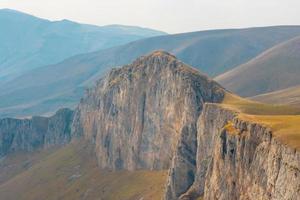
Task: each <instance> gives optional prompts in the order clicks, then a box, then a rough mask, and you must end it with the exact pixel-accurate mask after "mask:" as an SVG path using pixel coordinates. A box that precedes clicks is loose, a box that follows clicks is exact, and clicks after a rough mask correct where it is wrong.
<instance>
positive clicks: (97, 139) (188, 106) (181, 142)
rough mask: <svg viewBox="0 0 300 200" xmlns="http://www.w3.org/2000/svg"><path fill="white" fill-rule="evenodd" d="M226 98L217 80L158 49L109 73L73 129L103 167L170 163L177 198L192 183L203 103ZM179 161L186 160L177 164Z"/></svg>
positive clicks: (172, 190) (90, 94)
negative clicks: (91, 144)
mask: <svg viewBox="0 0 300 200" xmlns="http://www.w3.org/2000/svg"><path fill="white" fill-rule="evenodd" d="M223 96H224V90H223V89H222V88H221V87H220V86H219V85H218V84H217V83H216V82H214V81H212V80H211V79H209V78H207V77H206V76H205V75H202V74H201V73H199V72H198V71H197V70H195V69H193V68H191V67H189V66H187V65H185V64H184V63H182V62H180V61H178V60H177V59H176V58H175V57H174V56H172V55H170V54H168V53H166V52H162V51H157V52H154V53H152V54H150V55H148V56H145V57H141V58H139V59H137V60H136V61H134V62H133V63H132V64H131V65H127V66H124V67H122V68H120V69H115V70H113V71H111V72H110V73H109V74H108V75H107V76H106V77H104V78H103V79H102V80H100V81H99V82H98V83H97V86H96V87H95V88H93V89H91V90H90V91H88V93H87V94H86V96H85V97H84V98H83V100H82V101H81V103H80V105H79V107H78V109H77V111H76V114H75V120H74V122H75V121H77V123H74V124H73V133H74V134H76V135H80V134H83V135H84V136H85V137H86V138H88V139H90V140H91V141H93V142H94V143H95V144H96V153H97V158H98V161H99V165H100V167H102V168H110V169H115V170H117V169H128V170H135V169H168V168H169V167H171V170H170V173H171V174H173V177H174V179H170V180H169V186H168V188H169V189H168V190H169V194H170V195H171V196H172V197H173V196H178V195H180V194H181V193H182V192H184V191H185V190H186V188H188V186H189V184H192V183H193V179H194V178H193V177H194V172H195V155H196V130H197V128H196V123H197V120H198V117H199V115H200V113H201V110H202V106H203V103H204V102H220V101H221V100H222V99H223ZM174 155H176V156H174ZM172 159H173V161H172ZM177 160H180V161H182V162H181V164H180V165H178V166H174V165H173V164H172V163H177Z"/></svg>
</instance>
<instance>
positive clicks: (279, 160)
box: [180, 104, 300, 200]
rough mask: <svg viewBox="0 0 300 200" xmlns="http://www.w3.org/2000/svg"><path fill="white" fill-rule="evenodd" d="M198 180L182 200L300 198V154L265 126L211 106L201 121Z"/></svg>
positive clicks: (199, 126)
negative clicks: (198, 198)
mask: <svg viewBox="0 0 300 200" xmlns="http://www.w3.org/2000/svg"><path fill="white" fill-rule="evenodd" d="M197 125H198V135H197V142H198V149H197V156H196V157H197V158H196V159H197V167H196V176H195V181H194V183H193V185H192V186H191V187H190V188H189V190H188V191H187V192H186V193H185V194H183V195H181V197H180V199H195V198H196V197H199V196H204V199H224V200H228V199H264V200H265V199H272V200H274V199H276V200H277V199H278V200H279V199H281V200H282V199H289V200H296V199H297V198H299V196H300V153H299V151H296V150H295V149H292V148H290V147H288V146H285V145H283V144H281V143H280V142H278V141H277V140H276V138H273V137H272V131H271V130H270V129H268V128H266V127H264V126H262V125H260V124H255V123H251V122H247V121H243V120H241V119H239V118H238V117H236V114H235V113H234V112H233V111H230V110H227V109H224V108H222V107H221V106H220V105H214V104H207V105H205V107H204V110H203V113H202V115H201V117H200V118H199V121H198V124H197Z"/></svg>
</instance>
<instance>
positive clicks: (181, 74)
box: [0, 51, 300, 200]
mask: <svg viewBox="0 0 300 200" xmlns="http://www.w3.org/2000/svg"><path fill="white" fill-rule="evenodd" d="M299 113H300V108H296V109H295V108H293V107H290V106H274V105H268V104H261V103H257V102H253V101H250V100H246V99H243V98H241V97H238V96H236V95H234V94H232V93H230V92H228V91H227V90H225V89H224V88H223V87H222V86H221V85H220V84H218V83H217V82H216V81H214V80H212V79H211V78H209V77H207V76H206V75H204V74H202V73H201V72H199V71H198V70H197V69H195V68H193V67H191V66H188V65H186V64H185V63H183V62H181V61H180V60H178V59H177V58H176V57H175V56H174V55H171V54H169V53H168V52H164V51H155V52H153V53H151V54H148V55H145V56H142V57H140V58H137V59H136V60H135V61H134V62H133V63H131V64H127V65H125V66H123V67H121V68H118V69H113V70H110V72H109V73H107V74H106V75H105V76H104V77H102V78H101V79H99V80H98V81H97V84H96V85H95V86H94V87H92V88H91V89H89V91H88V92H87V93H86V94H85V95H84V97H83V98H82V100H81V101H80V103H79V104H78V106H77V108H76V109H75V111H72V110H69V109H60V110H59V111H58V112H56V114H55V115H53V116H51V117H33V118H31V119H12V118H4V119H1V120H0V156H1V157H0V158H1V160H0V197H3V198H4V199H6V200H10V199H11V200H15V199H18V200H33V199H49V200H54V199H63V200H68V199H70V200H77V199H78V200H79V199H80V200H82V199H87V200H95V199H105V200H124V199H126V200H137V199H144V200H159V199H164V200H199V199H203V200H215V199H219V200H231V199H236V200H249V199H251V200H252V199H253V200H254V199H264V200H282V199H289V200H298V197H299V195H300V190H299V187H300V151H299V150H300V131H299V130H300V129H299V124H300V115H299ZM166 172H167V173H166Z"/></svg>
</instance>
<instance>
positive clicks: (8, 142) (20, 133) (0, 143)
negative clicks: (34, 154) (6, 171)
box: [0, 109, 73, 157]
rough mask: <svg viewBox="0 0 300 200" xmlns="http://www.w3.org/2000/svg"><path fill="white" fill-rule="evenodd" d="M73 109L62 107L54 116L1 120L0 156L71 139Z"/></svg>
mask: <svg viewBox="0 0 300 200" xmlns="http://www.w3.org/2000/svg"><path fill="white" fill-rule="evenodd" d="M72 120H73V111H71V110H69V109H61V110H59V111H57V112H56V114H55V115H53V116H52V117H32V118H31V119H12V118H5V119H1V120H0V157H1V156H4V155H6V154H7V153H9V152H13V151H20V150H24V151H33V150H36V149H38V148H44V147H49V146H52V145H62V144H65V143H68V142H69V141H70V140H71V123H72Z"/></svg>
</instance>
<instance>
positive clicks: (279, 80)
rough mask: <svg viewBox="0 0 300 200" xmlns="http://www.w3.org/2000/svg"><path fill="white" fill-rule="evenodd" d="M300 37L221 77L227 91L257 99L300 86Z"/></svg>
mask: <svg viewBox="0 0 300 200" xmlns="http://www.w3.org/2000/svg"><path fill="white" fill-rule="evenodd" d="M299 76H300V37H296V38H293V39H291V40H289V41H286V42H283V43H281V44H278V45H276V46H274V47H272V48H270V49H269V50H267V51H265V52H263V53H262V54H260V55H259V56H257V57H256V58H254V59H252V60H251V61H249V62H247V63H245V64H243V65H241V66H239V67H237V68H235V69H232V70H230V71H228V72H226V73H224V74H222V75H220V76H218V77H216V79H215V80H217V81H218V82H219V83H220V84H222V85H223V86H224V87H225V88H227V89H229V90H231V91H233V92H235V93H237V94H239V95H241V96H246V97H249V96H255V95H259V94H264V93H268V92H273V91H277V90H281V89H286V88H288V87H292V86H296V85H299V84H300V79H299Z"/></svg>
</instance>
